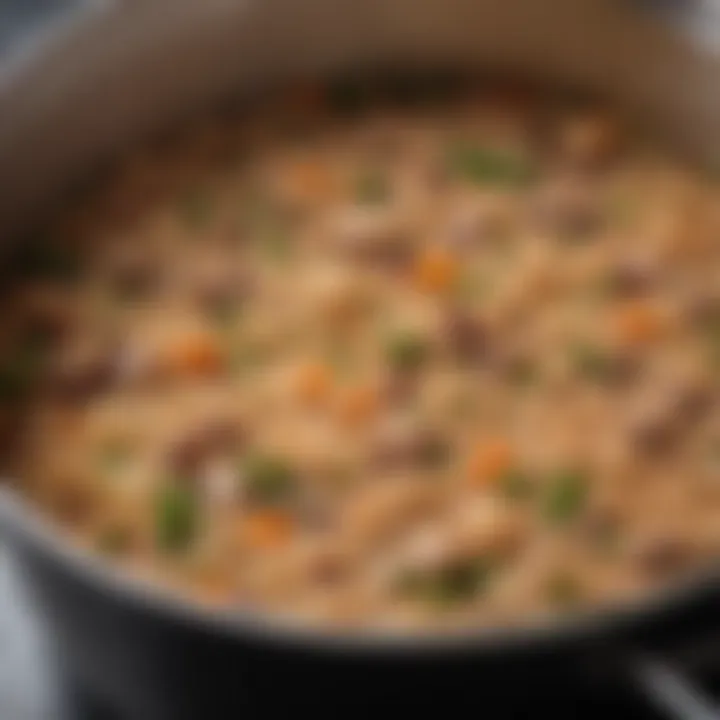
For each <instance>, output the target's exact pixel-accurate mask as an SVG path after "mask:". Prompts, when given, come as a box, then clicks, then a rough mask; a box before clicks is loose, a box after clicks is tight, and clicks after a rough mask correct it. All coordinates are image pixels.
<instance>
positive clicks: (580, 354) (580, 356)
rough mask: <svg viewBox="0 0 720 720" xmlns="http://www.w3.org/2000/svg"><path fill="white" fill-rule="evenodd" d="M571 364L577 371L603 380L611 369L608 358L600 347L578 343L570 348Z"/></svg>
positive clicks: (593, 378)
mask: <svg viewBox="0 0 720 720" xmlns="http://www.w3.org/2000/svg"><path fill="white" fill-rule="evenodd" d="M572 358H573V365H574V366H575V368H576V370H577V371H578V373H580V374H581V375H583V376H584V377H586V378H589V379H592V380H603V379H605V378H606V377H607V375H608V373H609V372H610V370H611V363H610V358H609V357H608V356H607V354H606V353H604V352H603V351H602V350H601V349H600V348H597V347H593V346H592V345H586V344H580V345H577V346H575V347H574V348H573V349H572Z"/></svg>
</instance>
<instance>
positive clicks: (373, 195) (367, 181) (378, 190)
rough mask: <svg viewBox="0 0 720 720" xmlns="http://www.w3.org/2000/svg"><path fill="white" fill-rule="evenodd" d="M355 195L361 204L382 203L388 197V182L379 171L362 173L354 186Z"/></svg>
mask: <svg viewBox="0 0 720 720" xmlns="http://www.w3.org/2000/svg"><path fill="white" fill-rule="evenodd" d="M355 197H356V198H357V202H358V203H360V204H361V205H382V204H384V203H386V202H387V201H388V200H389V199H390V183H389V182H388V179H387V177H386V176H385V175H384V174H383V173H381V172H379V171H368V172H365V173H364V174H362V175H361V176H360V177H359V178H358V181H357V185H356V187H355Z"/></svg>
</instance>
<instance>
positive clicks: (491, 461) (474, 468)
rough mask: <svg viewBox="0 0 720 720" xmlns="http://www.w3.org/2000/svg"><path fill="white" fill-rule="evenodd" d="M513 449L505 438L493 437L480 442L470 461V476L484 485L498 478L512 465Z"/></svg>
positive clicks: (472, 481) (470, 478)
mask: <svg viewBox="0 0 720 720" xmlns="http://www.w3.org/2000/svg"><path fill="white" fill-rule="evenodd" d="M512 462H513V451H512V447H511V446H510V443H509V442H508V441H507V440H505V439H504V438H493V439H490V440H485V441H482V442H480V443H478V444H477V445H476V446H475V448H473V451H472V452H471V454H470V458H469V461H468V478H469V480H470V481H471V483H473V484H475V485H478V486H482V485H486V484H487V483H491V482H493V481H495V480H498V479H499V478H500V477H501V476H502V475H504V474H505V473H506V472H507V471H508V470H509V469H510V467H511V466H512Z"/></svg>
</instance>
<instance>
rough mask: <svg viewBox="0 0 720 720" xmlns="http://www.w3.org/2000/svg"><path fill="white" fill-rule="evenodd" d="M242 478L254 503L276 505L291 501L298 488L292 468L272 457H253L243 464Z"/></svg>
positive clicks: (278, 458)
mask: <svg viewBox="0 0 720 720" xmlns="http://www.w3.org/2000/svg"><path fill="white" fill-rule="evenodd" d="M242 478H243V481H244V483H245V489H246V491H247V494H248V496H249V498H250V500H251V501H252V502H257V503H260V504H262V505H275V504H278V503H283V502H285V501H287V500H289V499H290V498H291V497H292V496H293V495H294V493H295V490H296V488H297V477H296V474H295V471H294V470H293V468H292V466H291V465H290V464H289V463H288V462H287V461H286V460H285V459H283V458H281V457H276V456H272V455H259V454H258V455H251V456H250V457H248V458H246V459H245V460H244V462H243V463H242Z"/></svg>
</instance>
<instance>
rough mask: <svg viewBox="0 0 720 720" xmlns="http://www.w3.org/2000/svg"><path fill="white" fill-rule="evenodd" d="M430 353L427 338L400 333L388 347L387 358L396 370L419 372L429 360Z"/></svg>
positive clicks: (389, 342)
mask: <svg viewBox="0 0 720 720" xmlns="http://www.w3.org/2000/svg"><path fill="white" fill-rule="evenodd" d="M428 352H429V348H428V344H427V341H426V339H425V338H423V337H421V336H419V335H415V334H412V333H398V334H396V335H395V336H393V337H392V338H390V339H389V341H388V342H387V345H386V350H385V353H386V357H387V360H388V362H389V363H390V365H391V366H392V367H393V368H395V369H396V370H403V371H412V370H417V369H418V368H419V367H420V366H421V365H423V364H424V363H425V361H426V359H427V356H428Z"/></svg>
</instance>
